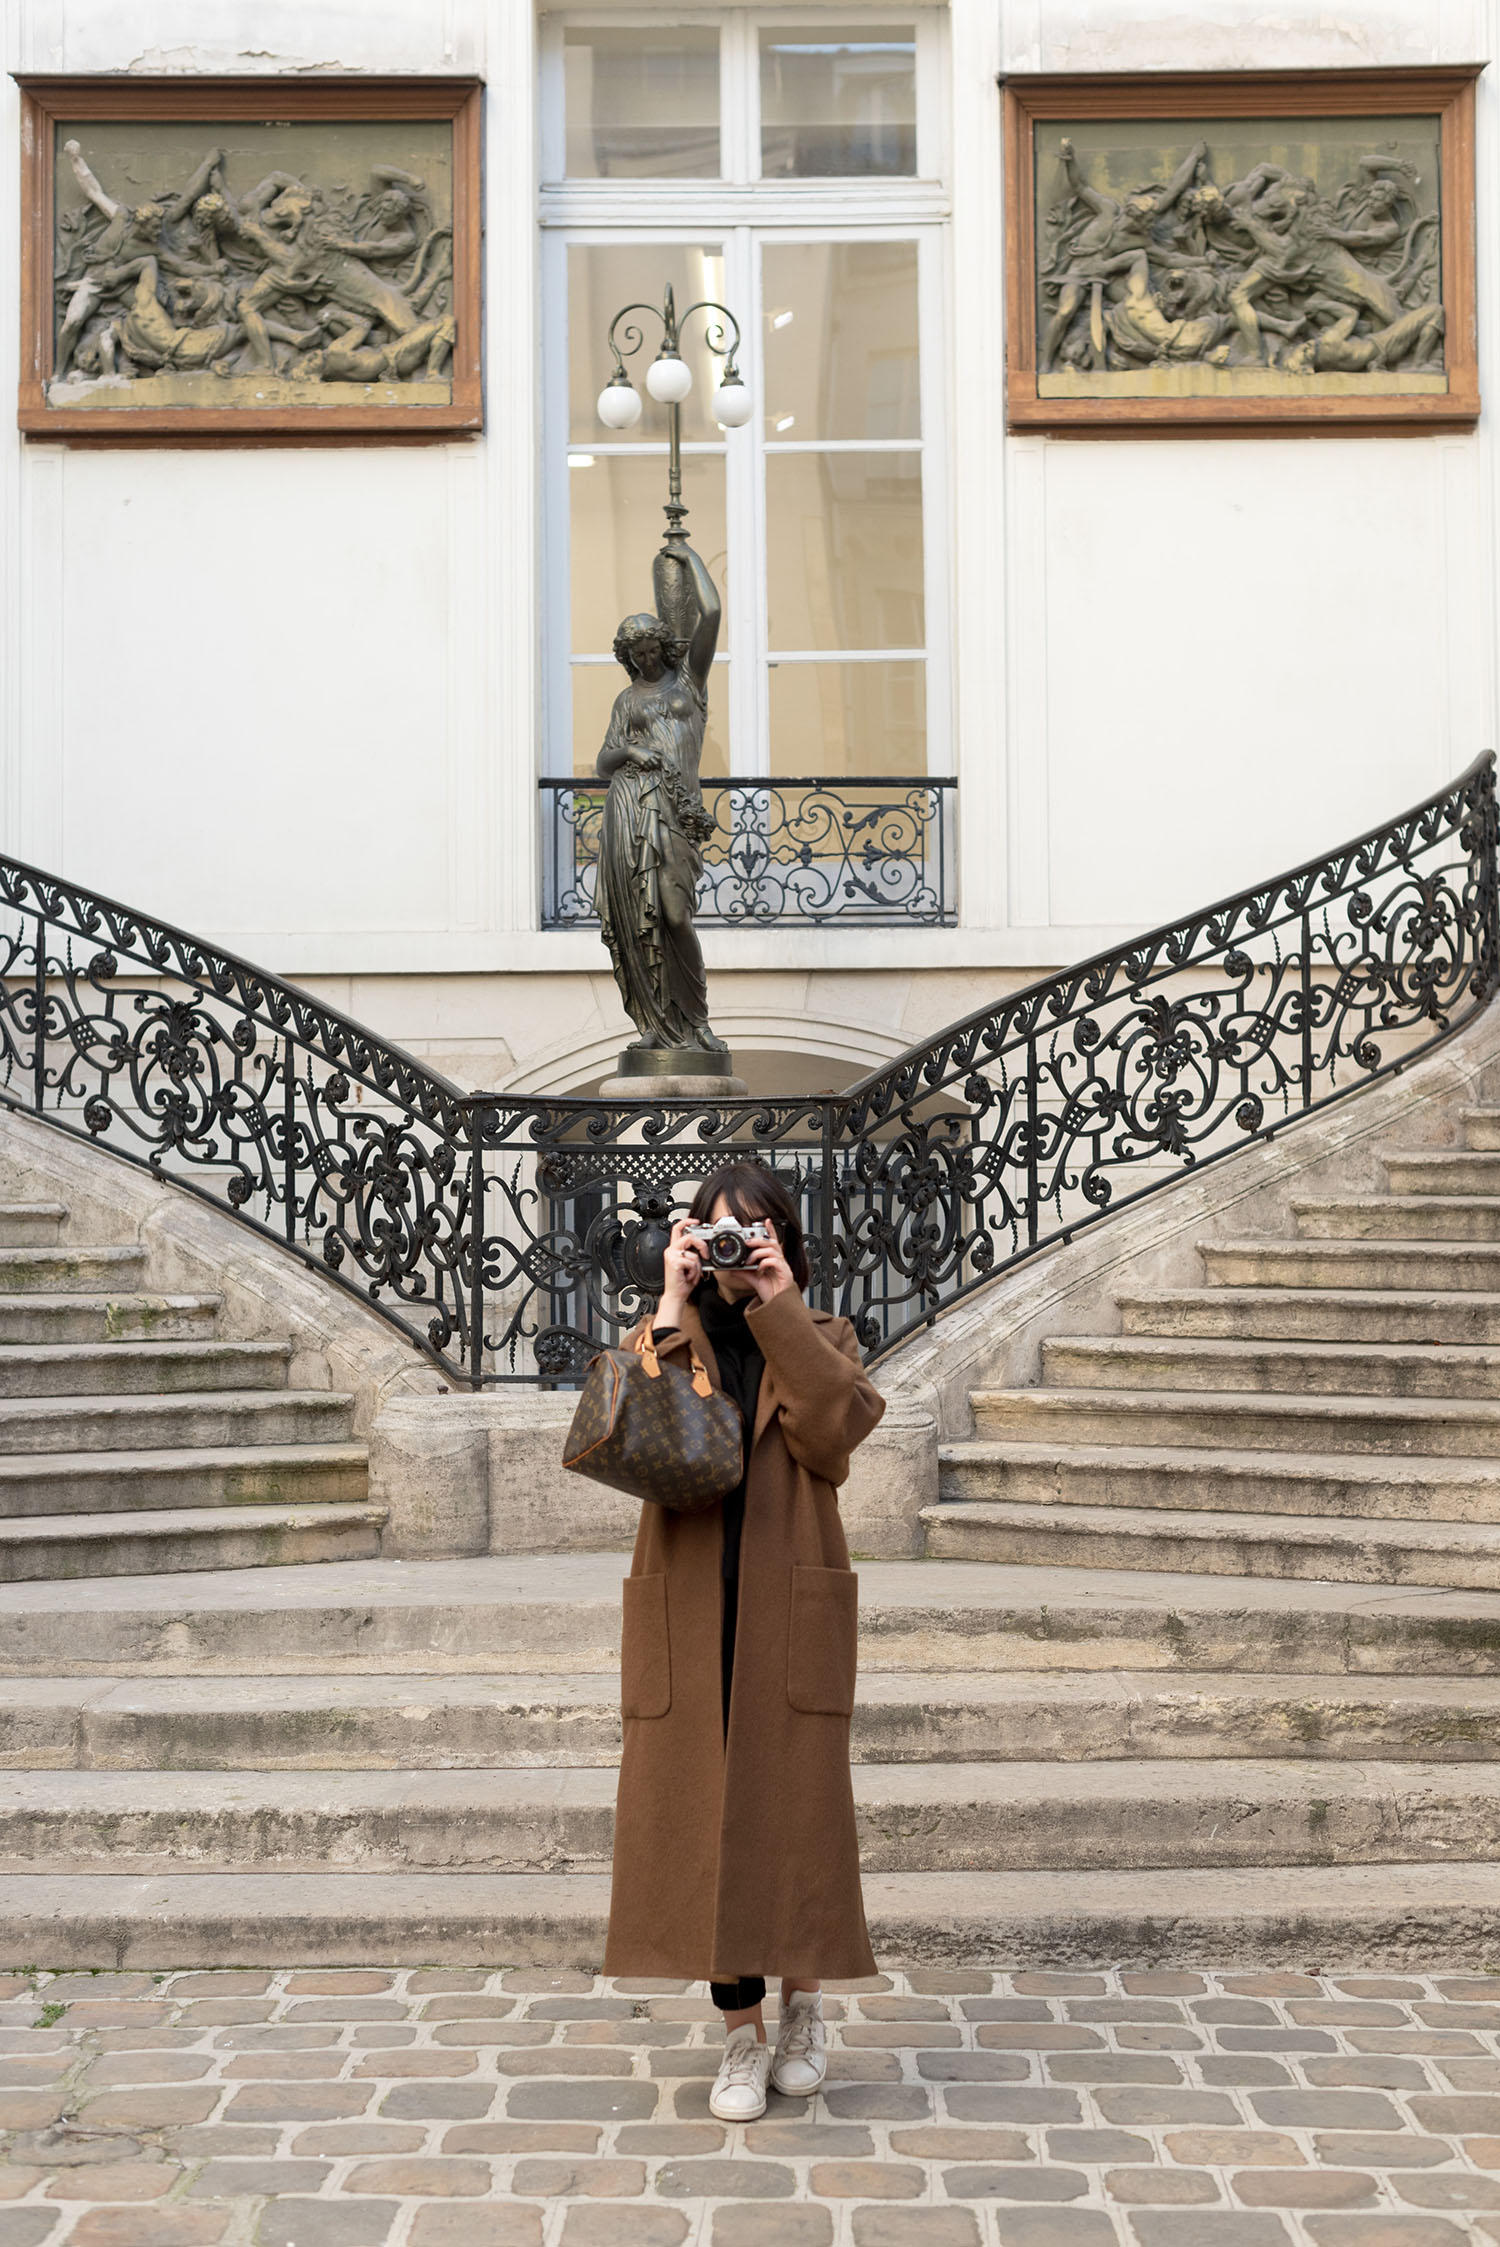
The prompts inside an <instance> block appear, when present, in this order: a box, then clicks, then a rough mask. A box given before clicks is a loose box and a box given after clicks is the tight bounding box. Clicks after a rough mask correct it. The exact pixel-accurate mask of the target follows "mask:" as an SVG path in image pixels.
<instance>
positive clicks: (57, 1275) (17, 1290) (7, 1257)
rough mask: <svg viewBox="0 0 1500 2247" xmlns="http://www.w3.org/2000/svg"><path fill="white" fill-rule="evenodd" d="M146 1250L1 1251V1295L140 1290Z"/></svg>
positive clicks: (65, 1249) (23, 1249)
mask: <svg viewBox="0 0 1500 2247" xmlns="http://www.w3.org/2000/svg"><path fill="white" fill-rule="evenodd" d="M145 1276H146V1251H145V1250H144V1249H143V1248H0V1295H18V1294H21V1295H72V1294H84V1293H95V1292H97V1291H98V1290H100V1289H105V1290H107V1291H109V1292H110V1293H114V1292H116V1291H118V1290H129V1289H135V1288H139V1287H140V1285H141V1282H142V1281H143V1280H144V1279H145Z"/></svg>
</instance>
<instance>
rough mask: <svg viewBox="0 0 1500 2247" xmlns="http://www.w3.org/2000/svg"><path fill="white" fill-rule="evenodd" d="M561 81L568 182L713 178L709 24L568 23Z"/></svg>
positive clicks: (714, 73)
mask: <svg viewBox="0 0 1500 2247" xmlns="http://www.w3.org/2000/svg"><path fill="white" fill-rule="evenodd" d="M513 4H516V5H519V0H513ZM563 85H564V93H563V101H564V111H565V116H566V125H567V132H566V159H565V161H566V170H567V176H568V178H569V179H716V178H717V177H718V174H719V34H718V32H717V31H716V30H715V29H713V28H712V27H711V26H699V27H697V28H691V27H688V26H686V25H684V26H680V27H677V28H674V29H671V30H665V29H664V30H660V31H651V30H643V29H638V28H636V27H634V26H629V27H627V26H625V25H621V26H620V27H619V28H618V29H615V28H611V27H609V26H605V27H602V28H599V29H585V28H583V27H582V26H579V25H573V24H570V25H569V26H568V27H567V29H566V30H565V32H564V33H563Z"/></svg>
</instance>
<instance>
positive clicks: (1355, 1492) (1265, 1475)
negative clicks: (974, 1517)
mask: <svg viewBox="0 0 1500 2247" xmlns="http://www.w3.org/2000/svg"><path fill="white" fill-rule="evenodd" d="M938 1458H939V1475H940V1487H941V1492H942V1496H943V1498H944V1499H945V1500H947V1499H955V1500H960V1501H970V1500H974V1501H978V1502H980V1503H984V1502H986V1501H991V1500H997V1501H1004V1502H1014V1503H1016V1504H1018V1505H1026V1506H1056V1505H1064V1506H1126V1507H1131V1508H1134V1509H1137V1510H1141V1509H1148V1508H1151V1507H1161V1508H1164V1509H1165V1510H1166V1511H1167V1512H1169V1513H1171V1512H1177V1511H1181V1510H1186V1511H1189V1512H1210V1513H1265V1514H1291V1513H1296V1514H1304V1515H1309V1514H1310V1515H1314V1516H1317V1517H1319V1518H1322V1519H1325V1520H1330V1519H1331V1520H1354V1521H1370V1520H1374V1521H1418V1522H1456V1521H1461V1522H1487V1523H1500V1474H1497V1473H1496V1469H1495V1462H1494V1461H1493V1460H1492V1459H1403V1460H1401V1461H1400V1462H1399V1463H1398V1462H1393V1461H1389V1460H1386V1459H1384V1458H1382V1457H1380V1456H1378V1455H1376V1456H1374V1457H1365V1456H1362V1455H1361V1454H1360V1453H1358V1452H1340V1453H1338V1454H1336V1455H1334V1456H1328V1455H1326V1454H1318V1453H1304V1452H1293V1451H1190V1450H1172V1449H1164V1450H1158V1451H1153V1450H1150V1449H1147V1448H1145V1447H1140V1448H1127V1447H1126V1446H1124V1445H1116V1444H1107V1443H1104V1444H1071V1445H1055V1444H1040V1443H991V1442H977V1443H952V1444H945V1445H944V1446H943V1447H942V1449H941V1451H940V1452H939V1455H938Z"/></svg>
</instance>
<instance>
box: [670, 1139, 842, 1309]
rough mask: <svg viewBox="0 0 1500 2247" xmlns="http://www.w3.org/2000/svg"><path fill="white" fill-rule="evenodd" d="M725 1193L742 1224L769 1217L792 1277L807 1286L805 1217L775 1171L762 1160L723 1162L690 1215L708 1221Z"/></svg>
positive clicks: (695, 1220)
mask: <svg viewBox="0 0 1500 2247" xmlns="http://www.w3.org/2000/svg"><path fill="white" fill-rule="evenodd" d="M721 1194H722V1195H723V1197H724V1199H725V1201H727V1202H728V1204H729V1206H730V1208H731V1209H732V1210H733V1211H734V1214H735V1216H736V1217H737V1218H738V1219H739V1221H740V1223H741V1224H742V1225H749V1224H753V1223H754V1221H755V1220H756V1219H757V1218H758V1217H769V1219H770V1220H771V1223H772V1224H773V1225H774V1226H775V1228H776V1233H777V1238H778V1239H779V1240H780V1242H781V1253H782V1255H783V1256H784V1257H785V1258H786V1260H787V1265H788V1268H789V1270H790V1272H791V1275H792V1278H793V1279H794V1280H795V1281H796V1283H797V1285H798V1287H799V1288H804V1289H805V1288H806V1287H807V1284H808V1282H809V1280H810V1279H811V1278H812V1272H811V1269H810V1267H809V1265H808V1261H807V1243H806V1242H805V1241H804V1239H803V1237H802V1219H801V1218H800V1217H799V1215H798V1214H797V1205H796V1203H795V1202H794V1201H793V1200H792V1197H791V1195H790V1194H789V1193H788V1192H787V1190H786V1188H785V1186H784V1185H783V1184H782V1182H781V1180H780V1179H779V1178H778V1177H777V1175H776V1173H775V1171H774V1170H768V1169H767V1168H766V1165H765V1164H764V1163H760V1162H737V1163H721V1164H720V1165H719V1167H718V1169H717V1170H714V1171H710V1173H709V1175H708V1176H707V1178H705V1179H704V1181H703V1184H702V1185H701V1186H700V1187H699V1188H698V1191H697V1193H696V1194H694V1196H693V1200H692V1206H691V1207H690V1208H689V1210H688V1217H689V1219H690V1220H691V1222H692V1223H693V1224H694V1225H706V1224H707V1223H708V1221H709V1218H710V1217H711V1216H712V1214H713V1206H714V1203H715V1202H716V1201H717V1200H718V1198H719V1196H720V1195H721Z"/></svg>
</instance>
